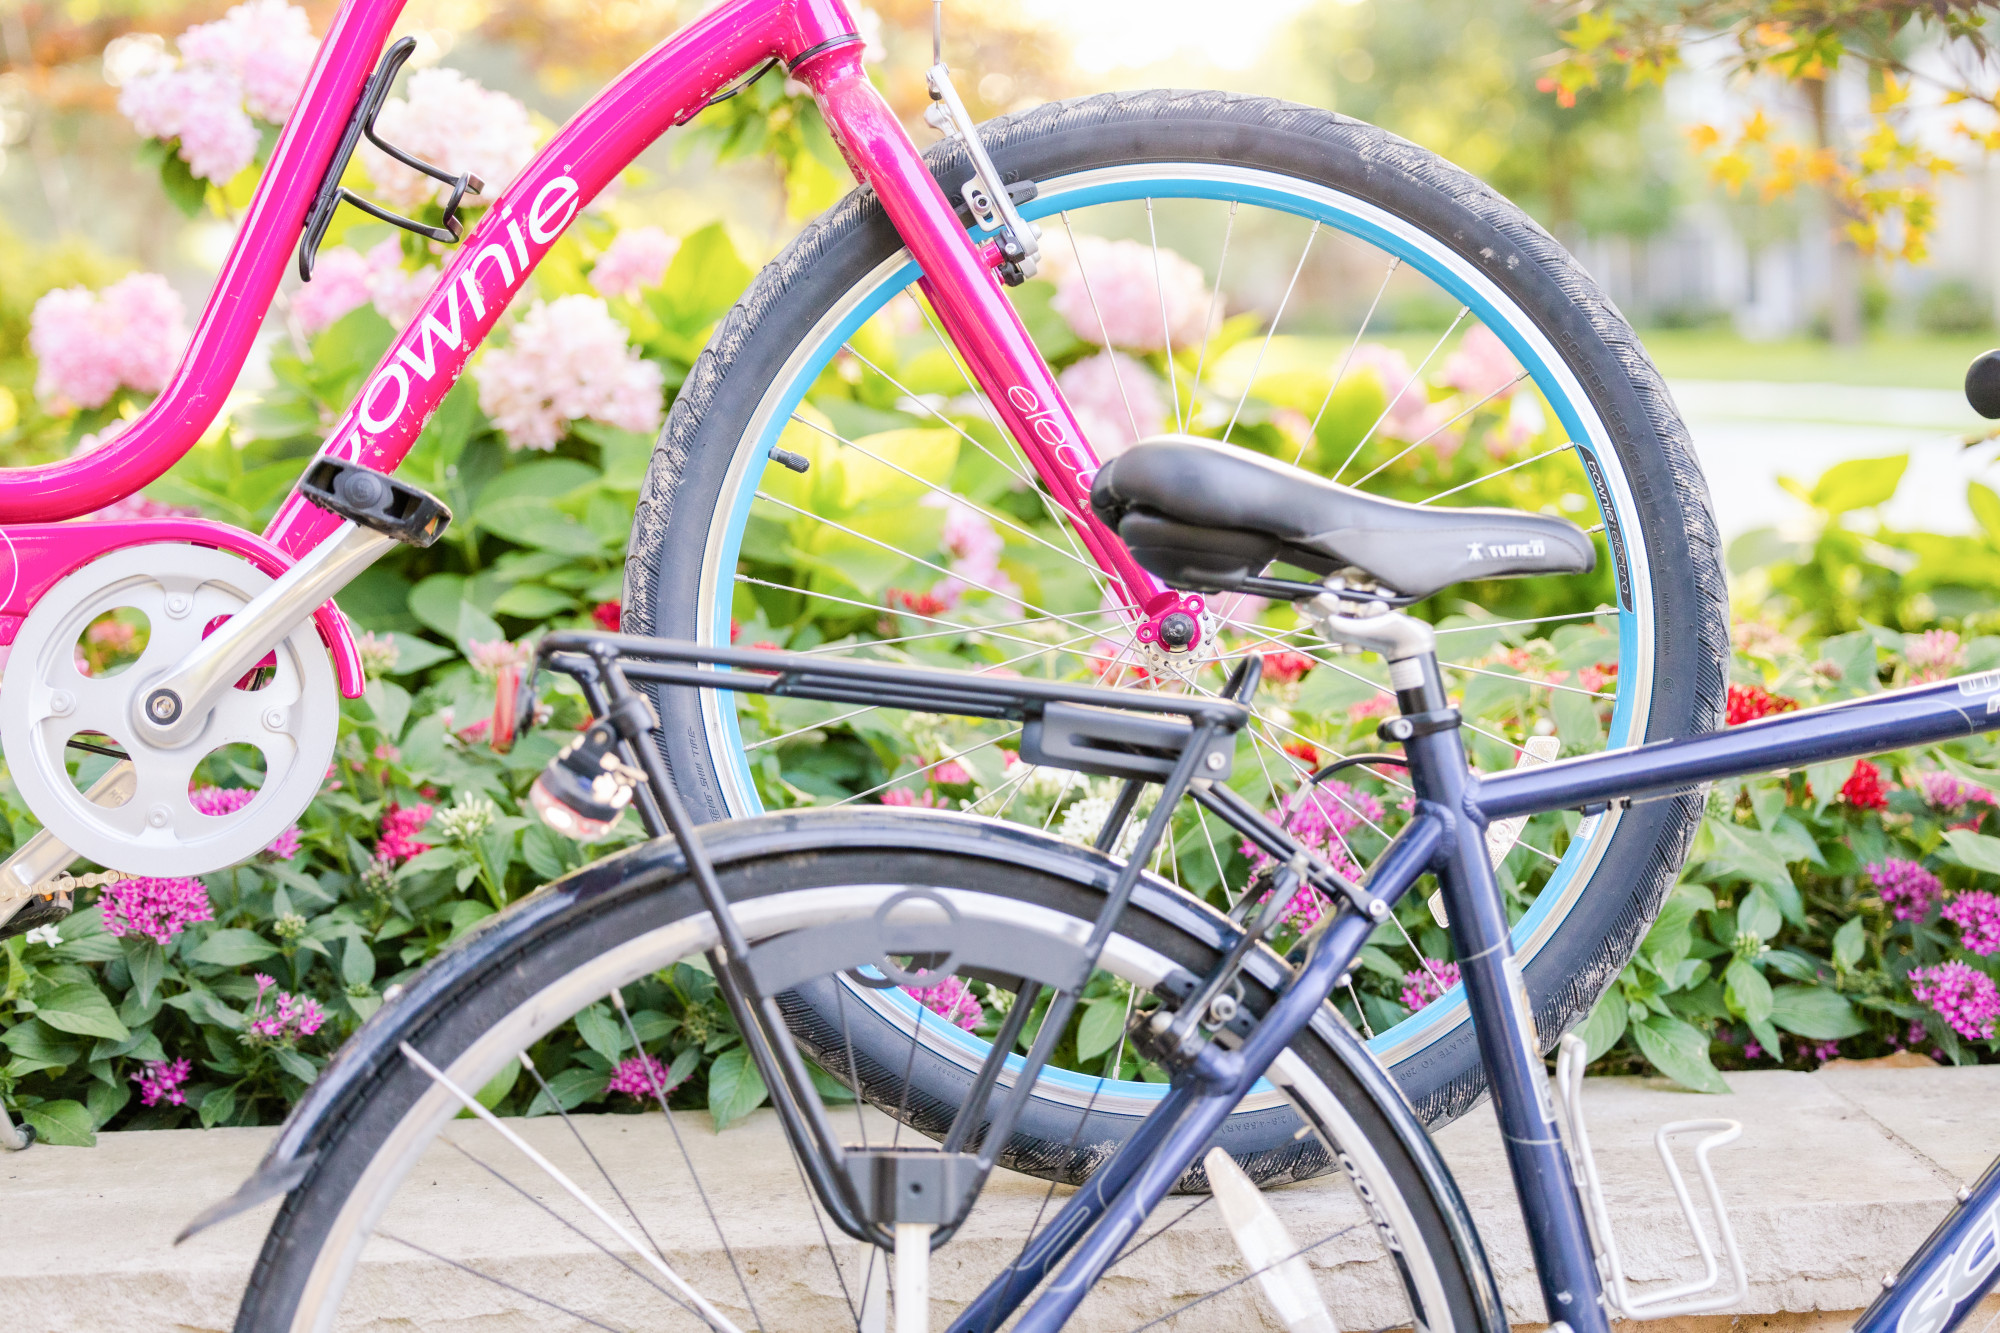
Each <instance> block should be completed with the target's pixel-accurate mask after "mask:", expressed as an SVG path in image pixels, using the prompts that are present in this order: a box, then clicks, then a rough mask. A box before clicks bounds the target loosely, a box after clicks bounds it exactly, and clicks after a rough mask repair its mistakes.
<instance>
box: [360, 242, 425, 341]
mask: <svg viewBox="0 0 2000 1333" xmlns="http://www.w3.org/2000/svg"><path fill="white" fill-rule="evenodd" d="M437 280H438V266H437V265H436V264H425V265H423V266H422V267H421V268H418V269H415V270H408V269H405V268H404V267H403V246H402V243H401V242H400V241H398V240H397V239H396V238H395V237H393V236H391V237H389V238H388V239H387V240H384V241H378V242H377V243H376V245H375V248H374V249H372V250H370V251H369V252H368V299H369V301H370V302H372V303H373V304H374V306H375V313H376V314H378V315H380V316H381V317H382V318H384V319H386V320H388V321H389V322H390V323H391V324H393V325H395V326H396V327H397V328H399V329H402V328H408V327H409V324H410V321H411V320H413V319H415V318H416V317H417V311H418V310H419V309H420V308H421V307H422V306H423V303H424V298H425V297H427V296H429V295H430V294H431V289H432V288H433V287H436V286H437Z"/></svg>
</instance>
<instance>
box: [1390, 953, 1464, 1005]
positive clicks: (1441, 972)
mask: <svg viewBox="0 0 2000 1333" xmlns="http://www.w3.org/2000/svg"><path fill="white" fill-rule="evenodd" d="M1422 961H1423V965H1422V966H1421V967H1419V968H1417V969H1416V970H1415V971H1412V972H1405V973H1404V974H1403V1007H1404V1008H1405V1009H1409V1010H1412V1011H1415V1010H1418V1009H1421V1008H1423V1007H1424V1006H1425V1005H1427V1004H1429V1003H1430V1002H1431V1001H1432V1000H1435V999H1437V998H1438V997H1439V996H1441V995H1443V994H1444V993H1445V992H1446V991H1448V990H1450V989H1451V988H1452V987H1453V986H1456V985H1457V984H1458V964H1457V963H1440V962H1437V961H1435V960H1434V959H1430V958H1426V959H1424V960H1422Z"/></svg>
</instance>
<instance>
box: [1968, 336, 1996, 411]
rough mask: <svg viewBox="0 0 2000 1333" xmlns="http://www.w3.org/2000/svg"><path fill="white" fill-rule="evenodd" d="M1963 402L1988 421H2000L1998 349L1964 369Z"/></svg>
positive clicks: (1982, 356)
mask: <svg viewBox="0 0 2000 1333" xmlns="http://www.w3.org/2000/svg"><path fill="white" fill-rule="evenodd" d="M1965 401H1966V402H1968V403H1971V404H1972V410H1973V411H1975V412H1977V413H1978V414H1979V415H1980V416H1982V417H1985V418H1986V419H1987V420H1988V421H2000V347H1996V348H1994V349H1993V350H1992V351H1990V352H1985V353H1982V354H1981V355H1980V356H1979V357H1978V358H1977V359H1975V360H1974V361H1973V363H1972V364H1971V365H1970V366H1969V367H1967V368H1966V372H1965Z"/></svg>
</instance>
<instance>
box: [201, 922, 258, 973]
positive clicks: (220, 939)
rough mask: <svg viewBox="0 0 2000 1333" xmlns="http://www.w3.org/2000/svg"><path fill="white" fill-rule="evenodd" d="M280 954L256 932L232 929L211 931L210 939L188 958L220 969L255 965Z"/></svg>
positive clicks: (205, 940)
mask: <svg viewBox="0 0 2000 1333" xmlns="http://www.w3.org/2000/svg"><path fill="white" fill-rule="evenodd" d="M277 952H278V946H277V945H275V944H273V943H271V942H270V941H269V940H267V939H265V938H264V937H263V936H262V935H259V934H258V933H257V932H256V931H254V930H243V929H241V928H232V929H229V930H215V931H210V932H209V934H208V937H207V938H206V939H204V940H203V941H202V942H201V943H200V944H197V945H196V946H195V947H194V948H193V949H191V950H189V951H188V953H187V955H186V957H188V958H189V959H191V960H192V961H194V962H197V963H214V964H216V965H217V966H218V967H241V966H242V965H243V964H245V963H255V962H259V961H261V960H263V959H266V958H269V957H270V956H271V955H273V954H275V953H277Z"/></svg>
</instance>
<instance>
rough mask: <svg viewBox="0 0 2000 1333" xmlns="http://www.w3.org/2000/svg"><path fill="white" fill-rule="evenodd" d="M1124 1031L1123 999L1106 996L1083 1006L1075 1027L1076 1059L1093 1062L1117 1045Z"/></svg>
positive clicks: (1116, 996) (1115, 996) (1117, 996)
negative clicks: (1080, 1018)
mask: <svg viewBox="0 0 2000 1333" xmlns="http://www.w3.org/2000/svg"><path fill="white" fill-rule="evenodd" d="M1124 1031H1125V997H1124V996H1122V995H1106V996H1104V997H1103V998H1101V999H1096V1000H1092V1001H1090V1002H1089V1003H1088V1004H1086V1005H1084V1006H1083V1021H1082V1022H1080V1023H1078V1024H1077V1027H1076V1058H1077V1059H1079V1060H1094V1059H1096V1058H1097V1057H1098V1056H1100V1055H1103V1054H1104V1053H1105V1052H1106V1051H1108V1050H1110V1049H1111V1048H1112V1047H1114V1046H1116V1045H1117V1044H1118V1037H1119V1034H1121V1033H1122V1032H1124Z"/></svg>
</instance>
